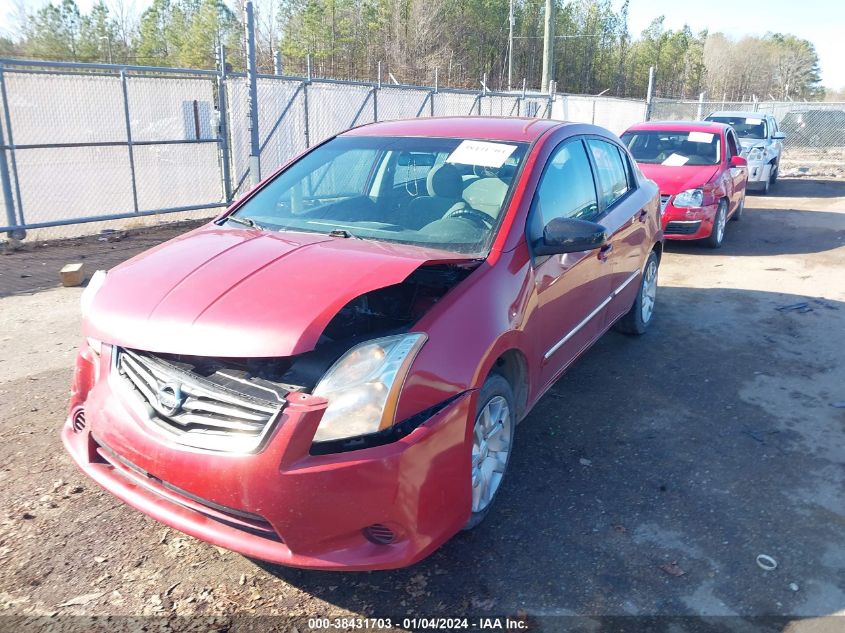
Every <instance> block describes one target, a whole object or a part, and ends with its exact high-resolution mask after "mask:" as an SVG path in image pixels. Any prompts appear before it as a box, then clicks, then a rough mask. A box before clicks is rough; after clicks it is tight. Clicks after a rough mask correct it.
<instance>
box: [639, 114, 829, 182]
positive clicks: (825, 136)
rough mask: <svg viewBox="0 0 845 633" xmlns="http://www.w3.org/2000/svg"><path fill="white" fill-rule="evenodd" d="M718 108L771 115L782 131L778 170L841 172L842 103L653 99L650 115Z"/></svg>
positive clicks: (667, 117)
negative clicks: (781, 147) (779, 168)
mask: <svg viewBox="0 0 845 633" xmlns="http://www.w3.org/2000/svg"><path fill="white" fill-rule="evenodd" d="M718 110H730V111H742V112H758V113H760V114H764V113H765V114H771V115H772V116H774V117H775V120H776V121H777V122H778V127H779V128H780V131H781V132H783V133H784V134H785V135H786V138H785V139H784V141H783V156H782V157H781V165H782V167H783V168H784V171H782V172H781V173H786V174H789V173H790V171H792V172H796V173H809V172H812V173H815V174H818V175H832V176H844V175H845V103H834V102H817V101H805V102H799V101H751V102H748V101H745V102H740V101H705V100H698V101H693V100H669V99H655V100H654V101H653V102H652V104H651V116H650V119H651V120H655V121H679V120H681V121H696V120H700V119H703V118H704V117H706V116H707V115H709V114H710V113H711V112H716V111H718Z"/></svg>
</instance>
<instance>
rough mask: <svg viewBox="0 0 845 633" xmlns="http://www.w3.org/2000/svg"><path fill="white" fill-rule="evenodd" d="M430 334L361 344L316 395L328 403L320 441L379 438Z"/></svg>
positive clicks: (329, 373) (327, 376)
mask: <svg viewBox="0 0 845 633" xmlns="http://www.w3.org/2000/svg"><path fill="white" fill-rule="evenodd" d="M426 338H427V337H426V335H425V334H419V333H414V334H400V335H398V336H387V337H384V338H380V339H375V340H373V341H367V342H366V343H361V344H360V345H356V346H355V347H353V348H352V349H351V350H349V351H348V352H346V353H345V354H344V355H343V356H341V357H340V359H339V360H338V361H337V362H336V363H335V364H334V365H332V366H331V368H330V369H329V370H328V371H327V372H326V374H325V375H324V376H323V378H322V379H321V380H320V382H319V384H318V385H317V387H316V388H315V389H314V395H315V396H321V397H323V398H326V399H327V400H328V401H329V406H328V407H327V408H326V411H325V413H324V414H323V419H322V420H320V426H319V427H317V433H316V434H315V435H314V441H315V442H325V441H329V440H338V439H343V438H347V437H355V436H357V435H364V434H367V433H375V432H376V431H379V430H381V429H384V428H387V427H389V426H390V425H391V424H393V422H394V416H395V414H396V403H397V402H398V400H399V392H400V391H401V389H402V384H403V383H404V381H405V376H406V375H407V373H408V368H409V367H410V366H411V363H412V362H413V360H414V357H415V356H416V355H417V352H418V351H419V350H420V348H421V347H422V346H423V344H424V343H425V341H426Z"/></svg>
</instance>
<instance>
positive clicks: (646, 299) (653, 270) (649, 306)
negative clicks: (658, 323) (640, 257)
mask: <svg viewBox="0 0 845 633" xmlns="http://www.w3.org/2000/svg"><path fill="white" fill-rule="evenodd" d="M640 292H642V299H641V301H640V316H641V317H642V320H643V323H648V322H649V321H650V320H651V315H652V314H653V313H654V303H655V301H656V299H657V262H656V261H655V260H653V259H652V260H650V261H649V263H648V266H647V267H646V269H645V275H644V277H643V285H642V289H641V290H640Z"/></svg>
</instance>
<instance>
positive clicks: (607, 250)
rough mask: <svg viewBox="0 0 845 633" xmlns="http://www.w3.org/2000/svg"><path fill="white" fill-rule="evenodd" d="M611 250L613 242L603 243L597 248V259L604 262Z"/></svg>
mask: <svg viewBox="0 0 845 633" xmlns="http://www.w3.org/2000/svg"><path fill="white" fill-rule="evenodd" d="M612 250H613V244H605V245H604V246H602V247H601V248H600V249H599V253H598V258H599V260H601V261H603V262H606V261H607V256H608V255H610V251H612Z"/></svg>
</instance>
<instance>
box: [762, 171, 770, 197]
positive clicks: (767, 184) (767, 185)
mask: <svg viewBox="0 0 845 633" xmlns="http://www.w3.org/2000/svg"><path fill="white" fill-rule="evenodd" d="M771 186H772V178H771V176H770V177H769V179H768V180H766V181H765V182H764V183H763V188H762V189H760V190H759V193H760V195H762V196H766V195H768V194H769V189H770V188H771Z"/></svg>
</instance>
